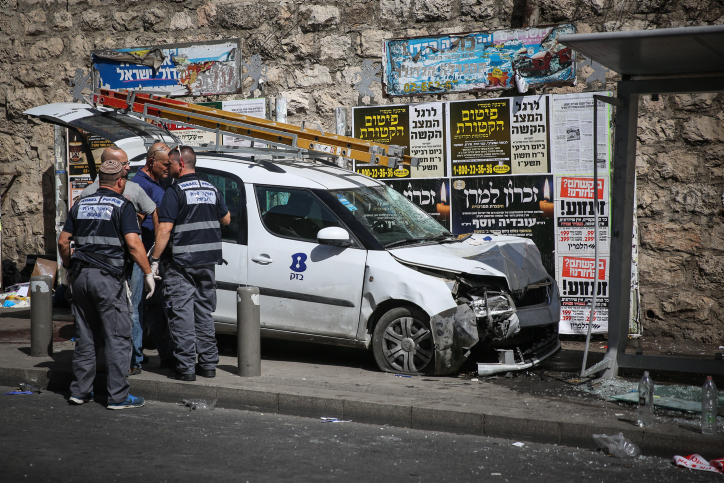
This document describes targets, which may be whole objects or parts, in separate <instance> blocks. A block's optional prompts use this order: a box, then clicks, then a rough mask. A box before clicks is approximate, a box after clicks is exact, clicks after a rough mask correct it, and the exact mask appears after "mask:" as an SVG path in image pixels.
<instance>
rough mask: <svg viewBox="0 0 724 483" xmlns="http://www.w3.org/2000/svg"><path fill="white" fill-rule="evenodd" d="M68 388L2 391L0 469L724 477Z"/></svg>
mask: <svg viewBox="0 0 724 483" xmlns="http://www.w3.org/2000/svg"><path fill="white" fill-rule="evenodd" d="M11 389H13V388H4V387H0V394H2V393H4V392H7V391H9V390H11ZM65 397H66V396H64V395H62V394H55V393H50V392H43V393H42V394H34V395H32V396H28V395H22V396H4V395H0V479H1V480H2V481H34V482H36V481H138V482H144V481H157V482H158V481H201V480H205V481H234V482H238V481H241V482H244V481H249V482H259V481H326V480H343V481H365V482H367V481H395V482H399V481H434V482H437V481H455V482H465V481H492V482H496V481H499V482H505V481H510V482H513V481H525V482H535V481H541V482H551V481H596V482H597V481H612V482H613V481H615V482H621V481H637V482H642V481H720V479H721V475H716V474H711V473H703V472H696V471H691V470H685V469H679V468H675V467H673V465H672V464H671V463H670V461H668V460H664V459H660V458H654V457H641V458H639V459H636V460H622V459H617V458H613V457H610V456H606V455H604V454H602V453H599V452H595V451H589V450H579V449H575V448H566V447H561V446H551V445H542V444H531V443H525V445H524V446H523V447H521V448H519V447H516V446H513V445H512V443H514V441H508V440H503V439H495V438H485V437H475V436H461V435H455V434H448V433H436V432H426V431H417V430H408V429H401V428H392V427H380V426H374V425H366V424H358V423H354V422H351V423H322V422H320V421H319V420H315V419H307V418H299V417H292V416H280V415H276V414H268V413H264V414H262V413H255V412H247V411H236V410H225V409H215V410H212V411H203V410H194V411H191V410H190V409H189V408H186V407H183V406H181V405H173V404H166V403H157V402H147V404H146V406H145V407H144V408H140V409H129V410H125V411H108V410H106V409H105V408H104V407H103V406H101V405H100V404H97V403H89V404H86V405H83V406H69V405H68V404H67V402H66V400H65Z"/></svg>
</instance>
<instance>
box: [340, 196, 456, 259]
mask: <svg viewBox="0 0 724 483" xmlns="http://www.w3.org/2000/svg"><path fill="white" fill-rule="evenodd" d="M330 193H332V195H333V196H334V197H335V198H336V199H337V201H338V202H339V203H340V204H342V205H343V206H344V207H345V208H347V209H348V210H349V211H351V212H352V215H353V216H354V217H355V218H356V219H357V220H358V221H359V222H360V223H362V225H364V227H365V228H366V229H367V230H368V231H369V232H370V233H372V235H374V237H375V238H377V240H378V241H379V242H380V243H381V244H382V245H384V246H385V247H387V248H391V247H393V246H399V245H405V244H411V243H418V242H423V241H443V240H446V239H449V238H450V237H452V236H453V235H452V234H451V233H450V232H449V231H448V230H446V229H445V228H444V227H443V226H442V225H440V224H439V223H438V222H437V221H435V220H434V219H432V218H431V217H429V216H428V215H427V213H425V212H424V211H422V210H421V209H420V208H418V207H417V206H415V205H414V204H412V203H411V202H410V201H409V200H408V199H407V198H405V197H404V196H402V195H401V194H400V193H398V192H397V191H395V190H393V189H392V188H390V187H388V186H375V187H367V188H355V189H348V190H332V191H330Z"/></svg>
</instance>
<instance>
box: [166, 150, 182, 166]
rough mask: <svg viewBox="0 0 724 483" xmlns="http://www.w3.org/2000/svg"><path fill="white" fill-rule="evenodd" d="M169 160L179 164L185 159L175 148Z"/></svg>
mask: <svg viewBox="0 0 724 483" xmlns="http://www.w3.org/2000/svg"><path fill="white" fill-rule="evenodd" d="M168 159H170V160H171V162H172V163H174V164H178V162H179V161H181V159H183V158H182V157H181V153H179V152H178V149H176V148H173V149H172V150H171V151H169V153H168Z"/></svg>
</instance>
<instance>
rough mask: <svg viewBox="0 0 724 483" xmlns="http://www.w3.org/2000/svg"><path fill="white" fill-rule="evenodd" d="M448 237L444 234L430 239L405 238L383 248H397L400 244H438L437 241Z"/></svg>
mask: <svg viewBox="0 0 724 483" xmlns="http://www.w3.org/2000/svg"><path fill="white" fill-rule="evenodd" d="M449 236H450V235H444V234H443V235H437V236H432V237H430V236H423V237H419V238H405V239H404V240H397V241H393V242H391V243H388V244H387V245H385V248H390V247H394V246H397V245H402V244H404V243H417V242H423V241H437V242H439V241H444V240H445V239H447V238H448V237H449Z"/></svg>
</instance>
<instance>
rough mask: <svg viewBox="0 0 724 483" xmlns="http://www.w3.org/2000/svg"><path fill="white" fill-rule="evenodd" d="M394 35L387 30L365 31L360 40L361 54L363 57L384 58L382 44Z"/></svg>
mask: <svg viewBox="0 0 724 483" xmlns="http://www.w3.org/2000/svg"><path fill="white" fill-rule="evenodd" d="M392 37H393V35H392V34H391V33H390V32H388V31H386V30H363V31H362V34H361V39H360V53H361V54H362V56H363V57H375V58H380V57H382V43H383V42H384V40H385V39H390V38H392Z"/></svg>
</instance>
